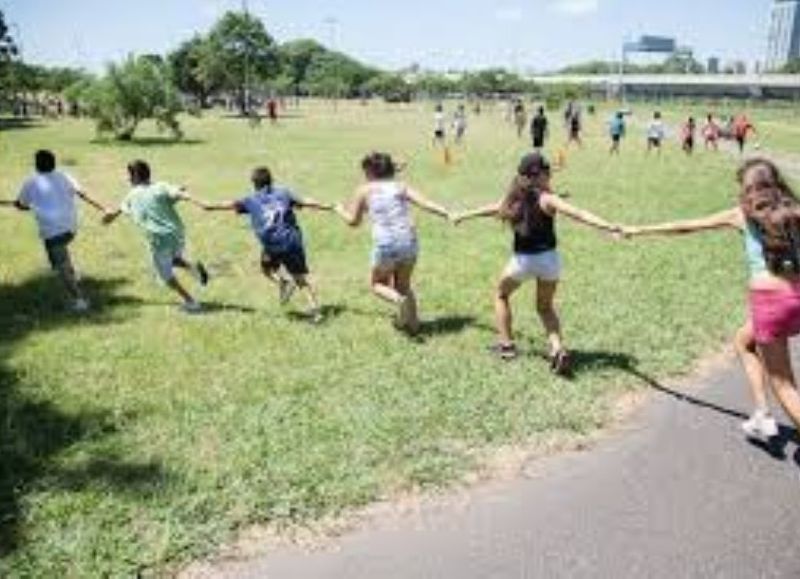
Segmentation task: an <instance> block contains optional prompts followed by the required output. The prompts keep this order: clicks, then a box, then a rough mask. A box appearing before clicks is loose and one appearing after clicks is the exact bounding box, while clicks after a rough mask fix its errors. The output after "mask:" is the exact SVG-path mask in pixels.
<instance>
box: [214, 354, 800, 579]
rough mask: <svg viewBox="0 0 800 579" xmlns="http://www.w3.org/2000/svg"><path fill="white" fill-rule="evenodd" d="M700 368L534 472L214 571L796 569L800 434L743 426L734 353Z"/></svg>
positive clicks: (725, 572)
mask: <svg viewBox="0 0 800 579" xmlns="http://www.w3.org/2000/svg"><path fill="white" fill-rule="evenodd" d="M796 363H797V360H796ZM702 382H703V383H701V384H695V385H693V386H690V387H688V388H685V389H682V390H681V392H683V393H685V396H683V395H680V394H678V393H677V392H675V391H671V390H669V389H666V388H665V387H663V386H661V385H659V384H656V383H651V387H652V388H653V389H654V393H653V396H652V399H651V400H649V401H648V402H646V403H645V404H644V405H643V407H642V408H641V409H640V410H638V411H637V412H636V413H635V415H634V417H633V418H632V419H631V420H630V421H629V422H628V423H627V424H626V426H625V427H624V428H623V429H622V431H621V432H618V433H616V434H613V435H611V436H610V437H609V438H607V439H605V440H604V441H602V442H600V443H599V444H598V445H597V446H595V447H594V448H592V449H591V450H590V451H588V452H581V453H572V454H568V455H562V456H559V457H554V458H551V459H546V460H544V461H541V462H539V463H536V464H535V465H534V468H533V469H532V472H533V474H532V475H528V476H526V477H522V478H520V479H519V480H515V481H512V482H505V483H495V484H490V485H487V486H484V487H481V488H478V489H475V490H473V491H468V493H467V500H463V501H451V502H450V504H446V503H445V504H442V505H438V506H436V505H434V506H431V507H430V508H426V509H423V510H421V512H418V513H416V514H415V515H413V516H408V515H406V516H402V517H393V518H392V519H391V520H384V521H380V522H375V523H372V524H371V525H369V527H368V528H365V529H362V530H359V531H356V532H354V533H352V534H349V535H347V536H344V537H342V538H340V539H337V540H336V541H335V542H334V544H333V545H332V546H331V548H329V549H326V550H324V551H321V552H314V553H306V552H303V551H302V550H300V549H296V550H294V549H290V550H284V551H279V552H275V553H272V554H270V555H268V556H266V557H265V558H261V559H257V560H251V561H247V562H240V563H228V564H225V565H223V566H222V567H218V568H217V569H216V571H215V573H214V575H215V576H223V577H237V578H239V577H266V578H270V579H283V578H287V579H289V578H291V579H298V578H342V579H345V578H346V579H358V578H364V579H380V578H440V577H443V578H449V577H452V578H458V579H470V578H476V579H478V578H480V579H487V578H527V577H531V578H532V577H536V578H548V577H568V578H570V579H578V578H584V577H586V578H589V577H591V578H605V577H608V578H614V579H626V578H631V579H642V578H652V579H658V578H662V577H663V578H665V579H678V578H695V577H697V578H716V577H719V578H725V579H735V578H742V579H752V578H767V577H780V578H798V577H800V552H798V548H797V547H798V543H800V449H798V438H797V435H796V434H795V432H794V430H793V429H790V428H788V427H786V426H782V428H781V436H780V437H779V438H778V440H777V441H776V442H774V443H773V444H772V445H771V446H769V447H767V446H766V445H763V444H762V445H756V444H754V443H750V442H748V441H747V440H746V439H745V437H744V435H743V433H742V432H741V430H740V428H739V423H740V421H741V419H742V413H743V412H744V411H747V410H748V408H749V402H748V399H747V395H746V390H745V383H744V378H743V376H742V373H741V371H740V370H739V368H738V366H737V365H736V364H735V362H734V361H733V360H731V361H730V363H728V364H726V365H725V366H724V367H723V368H722V369H720V370H718V371H717V372H716V373H715V374H714V375H713V376H712V377H711V378H705V379H703V380H702ZM782 423H783V425H786V424H788V422H787V421H786V420H785V419H783V418H782ZM454 503H458V504H454Z"/></svg>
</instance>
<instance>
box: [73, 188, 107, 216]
mask: <svg viewBox="0 0 800 579" xmlns="http://www.w3.org/2000/svg"><path fill="white" fill-rule="evenodd" d="M75 193H76V195H78V197H80V198H81V199H82V200H83V201H84V203H86V204H87V205H91V206H92V207H94V208H95V209H97V210H98V211H99V212H100V213H102V214H104V215H105V214H108V213H109V211H110V210H109V209H108V208H107V207H106V206H105V205H103V204H102V203H100V202H99V201H98V200H97V199H95V198H94V197H92V196H91V195H89V194H88V193H87V192H86V191H84V190H83V189H76V190H75Z"/></svg>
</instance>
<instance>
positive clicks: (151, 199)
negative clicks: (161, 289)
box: [103, 160, 208, 313]
mask: <svg viewBox="0 0 800 579" xmlns="http://www.w3.org/2000/svg"><path fill="white" fill-rule="evenodd" d="M128 177H129V179H130V183H131V185H132V186H133V188H132V189H131V190H130V192H129V193H128V194H127V195H126V197H125V199H123V201H122V204H121V205H120V207H119V209H117V210H116V211H114V212H111V213H109V214H107V215H106V216H105V217H104V219H103V222H104V223H105V224H106V225H110V224H111V223H113V222H114V221H115V220H116V219H117V217H119V215H120V213H125V214H127V215H129V216H130V218H131V219H132V220H133V222H134V223H136V225H138V226H139V227H140V228H141V229H142V230H143V231H144V234H145V236H146V237H147V241H148V243H149V245H150V252H151V254H152V257H153V265H154V267H155V270H156V273H157V274H158V277H159V278H160V279H161V280H162V281H163V282H164V283H165V284H166V285H167V287H169V288H170V289H171V290H173V291H174V292H175V293H177V294H178V295H179V296H180V297H181V299H182V300H183V306H182V308H183V310H184V311H185V312H187V313H197V312H200V311H201V310H202V306H201V305H200V303H199V302H197V301H196V300H195V299H194V298H193V297H192V295H191V294H190V293H189V292H188V291H187V290H186V289H185V288H184V287H183V285H181V283H180V281H178V278H177V277H175V273H174V271H173V269H174V268H175V267H179V268H181V269H185V270H187V271H189V272H190V273H191V274H192V275H193V276H194V277H195V278H196V279H197V280H198V281H199V282H200V284H201V285H207V284H208V272H207V271H206V268H205V266H204V265H203V264H202V262H199V261H198V262H196V263H194V264H191V263H190V262H189V261H187V260H186V258H185V257H184V244H185V233H184V229H185V228H184V225H183V221H181V218H180V215H178V212H177V211H176V210H175V205H176V204H177V203H178V202H179V201H193V200H192V198H191V197H190V196H189V195H188V194H187V193H186V192H185V191H183V190H182V189H179V188H177V187H174V186H172V185H168V184H166V183H151V181H150V166H149V165H148V164H147V163H145V162H144V161H141V160H136V161H133V162H132V163H130V164H129V165H128Z"/></svg>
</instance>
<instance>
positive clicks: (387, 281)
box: [370, 267, 403, 305]
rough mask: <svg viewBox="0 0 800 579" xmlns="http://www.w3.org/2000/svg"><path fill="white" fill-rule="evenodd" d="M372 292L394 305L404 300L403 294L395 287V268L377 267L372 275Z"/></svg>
mask: <svg viewBox="0 0 800 579" xmlns="http://www.w3.org/2000/svg"><path fill="white" fill-rule="evenodd" d="M370 288H372V293H374V294H375V295H376V296H378V297H379V298H380V299H382V300H384V301H386V302H389V303H391V304H394V305H398V304H399V303H400V302H402V301H403V296H402V295H401V294H400V293H399V292H398V291H397V290H396V289H395V287H394V270H392V269H385V268H381V267H376V268H374V269H373V270H372V274H371V276H370Z"/></svg>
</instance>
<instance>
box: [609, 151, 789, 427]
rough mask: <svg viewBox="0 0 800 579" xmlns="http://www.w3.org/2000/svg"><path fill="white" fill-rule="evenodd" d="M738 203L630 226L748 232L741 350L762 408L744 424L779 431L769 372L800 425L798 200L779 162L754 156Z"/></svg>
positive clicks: (742, 174) (651, 230) (638, 230)
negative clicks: (767, 389)
mask: <svg viewBox="0 0 800 579" xmlns="http://www.w3.org/2000/svg"><path fill="white" fill-rule="evenodd" d="M737 180H738V182H739V186H740V189H741V192H740V195H739V204H738V206H737V207H734V208H732V209H728V210H725V211H722V212H720V213H716V214H714V215H711V216H709V217H706V218H702V219H693V220H688V221H677V222H673V223H664V224H661V225H651V226H648V227H634V228H626V229H625V231H626V233H628V234H630V235H647V234H686V233H695V232H700V231H710V230H715V229H736V230H738V231H741V232H742V233H743V234H744V250H745V255H746V257H747V263H748V266H749V269H750V281H749V284H748V285H749V310H750V311H749V316H748V317H749V319H748V321H747V322H746V323H745V325H744V326H743V327H742V328H740V329H739V331H738V332H737V339H736V348H737V351H738V352H739V355H740V356H741V359H742V362H743V364H744V366H745V371H746V373H747V376H748V379H749V381H750V385H751V389H752V391H753V397H754V401H755V406H756V410H755V412H754V413H753V415H752V417H751V418H750V419H749V420H747V421H746V422H745V423H744V424H742V428H744V430H745V431H746V432H747V433H748V434H750V435H752V434H758V435H762V436H773V435H775V434H777V432H778V429H777V427H776V424H775V421H774V419H773V418H772V417H771V415H770V413H769V408H768V407H767V401H766V396H765V394H764V378H765V377H766V379H767V381H768V382H769V384H770V385H771V386H772V390H773V392H774V393H775V395H776V396H777V398H778V400H780V402H781V404H782V405H783V408H784V410H785V411H786V414H787V415H789V417H790V418H791V419H792V421H793V422H794V423H795V426H796V427H797V428H798V429H800V395H799V394H798V392H797V385H796V382H795V377H794V372H793V371H792V365H791V360H790V356H789V338H790V337H792V336H795V335H797V334H798V333H800V201H798V199H797V197H796V196H795V195H794V193H793V191H792V189H791V188H790V187H789V185H788V183H787V182H786V180H785V179H784V178H783V176H782V175H781V173H780V171H779V170H778V168H777V167H776V166H775V165H774V164H773V163H772V162H771V161H768V160H766V159H750V160H748V161H745V162H744V163H743V164H742V166H741V167H740V168H739V171H738V173H737Z"/></svg>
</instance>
